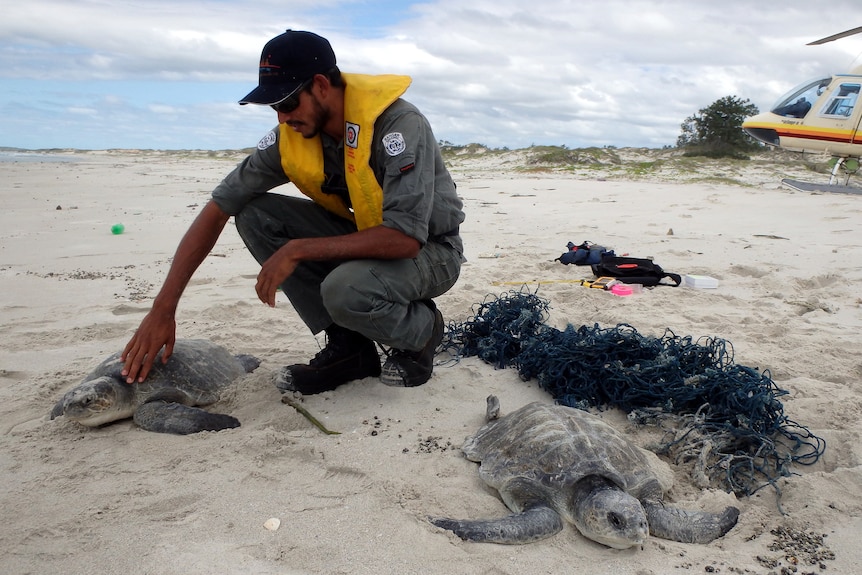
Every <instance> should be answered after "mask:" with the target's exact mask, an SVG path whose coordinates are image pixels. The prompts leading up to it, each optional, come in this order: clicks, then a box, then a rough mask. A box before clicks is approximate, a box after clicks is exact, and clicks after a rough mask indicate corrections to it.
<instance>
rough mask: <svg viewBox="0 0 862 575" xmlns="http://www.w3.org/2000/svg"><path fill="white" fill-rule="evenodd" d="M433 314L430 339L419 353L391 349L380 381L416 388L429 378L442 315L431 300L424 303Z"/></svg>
mask: <svg viewBox="0 0 862 575" xmlns="http://www.w3.org/2000/svg"><path fill="white" fill-rule="evenodd" d="M425 303H426V304H427V305H428V307H430V308H431V311H432V312H434V324H433V325H432V327H431V337H430V338H429V339H428V342H427V343H426V344H425V347H423V348H422V349H420V350H419V351H409V350H403V349H393V350H392V351H391V353H390V354H389V357H388V358H386V363H384V364H383V370H382V375H381V376H380V381H381V382H382V383H384V384H386V385H390V386H393V387H416V386H418V385H422V384H423V383H425V382H426V381H428V379H429V378H430V377H431V372H432V371H433V370H434V356H435V355H436V354H437V346H439V345H440V342H442V341H443V314H441V313H440V310H438V309H437V306H436V305H434V302H433V301H431V300H427V301H425Z"/></svg>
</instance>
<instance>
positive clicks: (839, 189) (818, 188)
mask: <svg viewBox="0 0 862 575" xmlns="http://www.w3.org/2000/svg"><path fill="white" fill-rule="evenodd" d="M781 183H782V184H784V185H785V186H787V187H789V188H792V189H794V190H796V191H799V192H825V193H830V194H862V188H857V187H856V186H842V185H838V184H816V183H813V182H800V181H799V180H791V179H789V178H785V179H783V180H781Z"/></svg>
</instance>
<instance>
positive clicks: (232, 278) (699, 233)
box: [0, 153, 862, 575]
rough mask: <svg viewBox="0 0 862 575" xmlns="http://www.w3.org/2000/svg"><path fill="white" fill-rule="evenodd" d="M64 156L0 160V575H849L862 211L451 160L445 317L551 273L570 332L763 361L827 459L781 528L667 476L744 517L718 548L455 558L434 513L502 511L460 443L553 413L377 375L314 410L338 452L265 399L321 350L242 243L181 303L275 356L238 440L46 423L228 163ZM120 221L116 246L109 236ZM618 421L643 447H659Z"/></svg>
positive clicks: (764, 505) (258, 381)
mask: <svg viewBox="0 0 862 575" xmlns="http://www.w3.org/2000/svg"><path fill="white" fill-rule="evenodd" d="M70 157H73V158H74V160H75V161H73V162H64V163H60V162H15V163H11V162H3V163H0V193H2V206H3V209H2V211H0V238H2V243H0V294H2V295H0V297H2V300H0V302H1V303H0V323H2V326H3V329H2V333H0V442H2V443H0V509H2V521H0V549H2V552H0V573H9V574H13V573H66V574H85V573H87V574H89V573H106V574H108V573H159V574H174V573H176V574H180V573H182V574H209V573H223V574H224V573H230V574H234V573H236V574H270V573H271V574H275V573H279V574H290V573H315V574H342V573H343V574H348V573H349V574H354V573H374V574H381V573H393V574H408V573H417V574H418V573H421V574H423V575H436V574H450V573H465V574H490V573H495V574H497V573H499V574H503V573H506V574H518V573H575V572H578V573H587V572H589V573H619V574H638V575H647V574H662V573H703V572H716V573H717V572H720V573H755V574H767V573H771V572H774V573H779V572H780V569H781V567H780V566H774V567H770V566H769V560H774V561H775V562H776V563H777V564H780V565H784V566H788V565H790V564H791V562H792V559H789V558H787V557H785V553H783V552H781V551H780V550H776V549H773V548H771V547H774V543H775V541H776V539H777V538H776V536H775V535H774V534H772V533H771V531H772V530H775V529H776V528H779V527H783V528H787V529H790V530H792V532H794V533H802V532H809V533H812V534H818V535H820V534H825V535H827V537H826V539H825V545H824V546H821V547H820V549H821V550H825V549H826V548H828V550H831V551H832V552H834V555H835V558H834V559H826V560H823V561H822V563H823V567H825V569H821V566H820V565H817V564H815V565H805V564H804V561H802V562H800V565H799V567H798V569H799V571H798V572H800V573H820V572H823V573H848V574H849V573H853V572H858V569H859V565H860V564H862V548H860V545H859V537H860V534H862V446H860V440H862V438H860V435H862V423H860V415H862V387H860V376H862V300H860V297H862V296H860V292H862V266H860V264H862V226H860V221H862V196H858V195H824V194H803V193H796V192H791V191H789V190H786V189H783V188H781V187H780V186H779V185H778V181H779V179H780V175H778V174H777V173H769V172H766V173H761V171H760V170H759V169H757V170H755V169H754V168H748V170H749V171H748V172H745V171H744V170H745V169H746V168H738V167H734V170H736V174H735V175H734V177H736V178H738V179H740V180H741V181H750V182H751V183H753V184H754V185H752V186H750V187H740V186H733V185H725V184H713V183H708V182H707V183H703V182H700V183H698V182H693V181H688V182H684V183H679V182H660V181H652V182H649V181H632V180H615V179H609V180H607V181H599V179H597V178H596V177H595V176H593V177H592V178H591V179H590V177H589V176H583V175H581V176H577V177H572V176H564V175H560V174H553V173H546V174H544V175H542V174H534V175H532V176H523V175H522V176H519V175H517V174H515V173H511V172H502V171H501V168H500V166H494V165H493V164H492V165H488V164H487V162H486V163H484V164H481V165H480V164H478V163H476V164H475V166H473V167H471V165H470V164H469V163H467V164H459V165H458V168H457V170H456V171H455V175H456V179H457V180H458V183H459V191H460V193H461V195H462V196H463V198H464V201H465V211H466V212H467V222H466V223H465V224H464V226H463V227H462V230H463V236H464V240H465V244H466V246H467V257H468V259H469V263H468V264H466V265H465V266H464V268H463V273H462V277H461V279H460V281H459V282H458V284H457V285H456V287H455V288H454V289H453V290H452V291H451V292H450V293H449V294H447V295H445V296H444V297H441V298H439V301H438V304H439V306H440V308H441V309H442V310H443V312H444V315H445V316H446V318H447V320H448V321H464V320H466V319H468V318H469V317H470V316H471V315H472V312H471V308H472V306H473V305H474V304H477V303H479V302H481V301H483V300H484V299H485V298H486V296H487V295H488V294H499V293H501V292H504V291H506V290H508V289H517V283H518V282H533V281H536V280H541V281H545V282H547V283H545V284H542V285H541V287H540V290H539V295H540V296H542V297H544V298H546V299H548V300H550V303H551V306H552V310H551V312H552V313H551V319H550V323H551V324H552V325H555V326H557V327H560V328H562V327H564V326H565V325H566V324H567V323H573V324H575V325H580V324H590V325H591V324H593V323H599V324H601V325H602V326H607V327H611V326H613V325H616V324H617V323H620V322H625V323H628V324H631V325H633V326H635V327H636V328H637V329H638V331H640V332H641V333H644V334H652V335H660V334H662V333H663V332H664V330H665V328H668V327H669V328H671V329H672V330H673V331H674V332H675V333H676V334H677V335H692V336H695V337H698V336H714V337H719V338H724V339H727V340H729V341H730V342H732V344H733V346H734V349H735V359H736V362H737V363H740V364H743V365H748V366H752V367H757V368H759V369H766V368H768V369H769V370H771V372H772V375H773V377H774V379H775V380H776V382H777V383H778V385H779V386H780V387H782V388H784V389H786V390H788V391H789V392H790V394H789V395H788V396H785V397H783V398H782V401H783V402H784V407H785V412H786V413H787V415H789V416H790V418H791V419H793V420H795V421H796V422H798V423H800V424H801V425H804V426H806V427H808V428H810V429H811V430H812V431H813V432H814V433H816V434H817V435H819V436H820V437H823V438H825V439H826V440H827V442H828V447H827V451H826V453H825V455H824V456H823V457H822V458H821V460H820V461H819V462H818V463H817V464H816V465H813V466H810V467H798V466H797V467H795V468H794V471H795V472H796V473H797V474H798V475H795V476H793V477H790V478H787V479H786V480H782V481H781V482H780V485H781V489H782V491H783V497H782V500H781V501H782V505H783V509H784V510H785V512H786V515H783V516H782V515H781V514H780V513H779V512H778V509H777V505H776V498H775V494H774V491H772V490H771V489H765V490H763V491H761V492H760V493H758V494H757V495H756V496H754V497H751V498H743V499H740V500H739V501H734V500H735V498H734V496H732V495H730V494H726V493H723V492H722V491H720V490H717V489H716V490H707V491H702V490H698V489H696V488H695V487H694V486H693V483H692V481H691V479H690V478H689V477H687V475H686V474H685V473H683V472H682V471H680V470H677V473H676V486H675V487H674V489H673V490H672V491H671V493H670V494H669V500H670V501H672V502H673V503H674V504H675V505H680V506H683V507H686V506H687V507H691V508H703V509H718V508H720V507H722V506H724V505H725V504H728V503H735V504H736V505H738V506H739V508H740V509H741V512H742V513H741V517H740V521H739V524H738V526H737V527H736V528H734V529H733V530H732V531H731V532H730V533H729V534H728V535H727V536H725V537H724V538H722V539H720V540H717V541H715V542H713V543H711V544H709V545H688V544H681V543H675V542H670V541H663V540H659V539H655V538H650V539H649V541H648V542H647V543H646V545H645V546H644V547H643V549H630V550H625V551H616V550H611V549H608V548H606V547H603V546H601V545H598V544H595V543H593V542H590V541H588V540H586V539H585V538H583V537H582V536H581V535H580V534H579V533H577V531H576V530H575V529H574V528H572V527H567V528H566V529H565V530H564V531H563V532H562V533H560V534H558V535H556V536H554V537H553V538H550V539H548V540H545V541H543V542H539V543H534V544H531V545H524V546H514V547H511V546H498V545H489V544H475V543H465V542H462V541H461V540H459V539H457V538H456V537H454V536H452V535H451V534H449V533H447V532H443V531H441V530H439V529H437V528H435V527H433V526H432V525H430V524H429V523H428V522H427V521H426V520H425V518H426V516H428V515H449V516H457V517H472V518H479V517H490V516H497V515H501V514H503V513H504V512H505V510H504V507H503V505H502V503H501V502H500V501H499V499H497V498H496V497H495V495H494V494H493V493H492V492H491V491H490V490H488V489H487V488H485V487H484V486H483V485H482V484H481V482H480V480H479V478H478V475H477V466H476V464H474V463H471V462H468V461H466V460H465V459H464V458H463V457H462V456H461V454H460V452H459V451H458V450H457V446H459V445H460V443H461V441H462V440H463V438H464V437H465V436H466V435H467V434H469V433H471V432H472V431H474V430H475V429H477V428H478V426H479V425H480V424H481V423H482V418H483V412H484V398H485V396H487V395H488V394H490V393H495V394H497V395H498V396H499V397H500V398H501V402H502V405H503V410H504V411H511V410H514V409H515V408H516V407H519V406H521V405H523V404H524V403H526V402H528V401H533V400H542V401H551V399H550V397H549V396H548V395H547V394H546V393H545V392H543V391H541V390H539V389H538V388H537V385H536V383H535V382H522V381H521V380H520V379H519V378H518V377H517V374H516V373H515V371H514V370H511V369H507V370H494V369H493V367H491V366H489V365H486V364H483V363H482V362H481V361H479V360H477V359H475V358H467V359H464V360H463V361H461V362H460V363H458V364H456V365H449V366H440V367H438V368H437V369H436V370H435V373H434V376H433V377H432V379H431V381H430V382H429V383H428V384H427V385H425V386H423V387H420V388H416V389H393V388H388V387H385V386H383V385H381V384H380V383H379V382H377V381H374V380H371V379H368V380H364V381H359V382H353V383H350V384H348V385H345V386H343V387H341V388H339V389H337V390H336V391H334V392H329V393H325V394H322V395H319V396H312V397H308V398H306V401H305V405H306V407H307V408H308V409H309V410H310V411H311V412H312V413H314V414H315V415H317V416H318V417H319V418H320V419H321V420H322V421H323V422H324V423H325V425H327V426H328V427H329V428H331V429H334V430H337V431H340V432H341V435H336V436H326V435H323V434H322V433H320V432H319V431H318V430H317V429H316V428H314V427H312V426H311V425H310V424H309V422H308V421H307V420H306V419H304V418H303V417H302V416H301V415H299V414H298V413H296V412H295V411H294V410H293V409H292V408H291V407H289V406H286V405H283V404H282V403H281V402H280V401H279V394H278V392H277V391H276V389H275V388H274V387H273V386H272V384H271V383H270V376H271V373H272V371H273V370H275V369H276V368H278V367H280V366H282V365H285V364H289V363H296V362H304V361H306V360H307V359H308V358H310V357H311V356H312V355H313V354H314V353H315V352H316V351H317V350H318V342H317V341H315V339H314V338H313V337H312V336H311V335H310V334H308V333H307V331H306V330H305V328H304V326H303V325H302V324H301V322H300V321H299V319H298V317H297V316H296V314H295V313H294V312H293V310H292V308H291V307H290V305H289V303H288V302H287V301H286V300H285V299H284V298H283V296H280V297H281V298H282V299H281V300H280V305H279V306H278V307H277V308H276V309H274V310H273V309H270V308H267V307H266V306H264V305H263V304H261V303H259V302H258V301H257V299H256V297H255V293H254V287H253V286H254V278H255V276H256V274H257V266H256V264H255V262H254V261H253V259H252V258H251V256H249V255H248V253H247V252H246V251H245V249H244V247H243V245H242V242H241V240H240V239H239V237H238V236H237V234H236V233H235V231H234V230H232V229H230V227H231V226H232V224H231V226H229V229H227V230H226V233H225V234H224V235H223V237H222V239H221V240H220V242H219V244H218V245H217V246H216V248H215V250H214V253H213V255H212V257H210V258H208V259H207V261H206V262H205V264H204V265H203V266H202V267H201V269H200V270H199V271H198V273H197V275H196V276H195V278H194V280H193V282H192V284H191V285H190V286H189V288H188V290H187V292H186V295H185V297H184V300H183V303H182V305H181V308H180V311H179V317H178V322H179V329H178V332H179V336H180V337H204V338H209V339H211V340H213V341H216V342H219V343H221V344H223V345H225V346H226V347H228V348H229V349H231V350H232V351H234V352H236V353H251V354H254V355H257V356H258V357H260V358H262V360H263V363H262V365H261V367H260V368H259V369H258V370H257V371H256V372H255V373H253V374H251V375H250V376H248V377H247V378H245V379H244V380H243V381H242V382H241V383H240V384H238V385H237V386H235V387H234V389H233V390H232V391H231V392H230V393H228V395H227V396H226V397H225V398H224V399H223V400H222V401H220V402H219V403H218V404H217V405H215V406H213V409H214V410H216V411H220V412H224V413H231V414H233V415H235V416H236V417H238V418H239V419H240V420H241V421H242V427H240V428H238V429H235V430H229V431H225V432H219V433H202V434H198V435H195V436H186V437H180V436H170V435H161V434H155V433H149V432H145V431H142V430H140V429H138V428H136V427H135V426H134V424H133V423H132V422H131V421H124V422H119V423H116V424H113V425H110V426H106V427H104V428H102V429H87V428H83V427H80V426H77V425H75V424H72V423H70V422H67V421H65V420H64V419H63V418H60V419H58V420H55V421H50V420H49V419H48V413H49V411H50V409H51V407H52V405H53V403H54V402H55V401H56V399H57V398H58V397H59V396H60V395H61V393H62V392H63V391H64V390H65V389H67V388H68V387H70V386H72V385H74V384H76V383H77V382H78V381H80V379H81V378H82V377H83V376H84V375H85V374H86V373H87V372H88V371H89V370H91V369H92V368H93V367H95V365H96V364H98V363H99V362H100V361H101V360H102V359H103V358H104V357H106V356H107V355H109V354H110V353H112V352H114V351H117V350H119V349H120V348H122V347H123V345H124V344H125V343H126V341H127V340H128V338H129V337H130V335H131V333H132V331H133V330H134V328H135V327H137V324H138V322H139V321H140V320H141V318H142V317H143V314H144V313H145V312H146V310H147V309H148V307H149V304H150V300H151V298H152V296H153V295H155V292H156V290H157V289H158V286H159V285H160V284H161V281H162V279H163V278H164V275H165V273H166V271H167V267H168V264H169V261H170V258H171V256H172V255H173V251H174V249H175V247H176V244H177V242H178V240H179V238H180V236H181V234H182V233H183V232H184V231H185V229H186V227H187V226H188V224H189V222H190V221H191V219H192V218H193V217H194V215H195V213H196V211H197V209H198V208H199V207H200V206H202V205H203V204H204V202H206V200H207V198H208V196H209V192H210V190H211V189H212V188H213V186H214V185H215V184H216V183H217V182H218V181H219V180H220V179H221V177H222V176H223V175H224V174H225V173H227V171H228V170H230V169H231V167H232V166H233V164H234V163H235V162H236V160H237V158H236V157H207V156H206V155H205V154H197V155H191V156H189V157H182V156H180V155H176V154H157V153H137V154H136V153H89V154H76V155H73V156H70ZM474 168H475V169H474ZM740 169H742V170H743V172H742V173H741V174H740V173H739V170H740ZM808 177H809V178H810V179H811V178H822V177H823V176H816V175H813V174H812V175H809V176H808ZM58 206H59V207H61V208H62V209H57V207H58ZM119 222H121V223H123V224H124V225H125V230H126V231H125V233H123V234H122V235H116V236H115V235H112V234H111V231H110V228H111V225H112V224H115V223H119ZM669 229H672V230H673V235H668V230H669ZM583 240H591V241H594V242H598V243H602V244H604V245H608V246H610V247H613V248H615V249H616V251H617V253H624V252H628V253H630V254H631V255H634V256H653V257H654V258H655V260H656V261H657V262H658V263H659V264H661V265H662V266H663V267H664V268H665V269H666V270H667V271H673V272H677V273H681V274H686V273H692V274H704V275H709V276H713V277H715V278H718V280H719V281H720V286H719V288H718V289H716V290H694V289H687V288H658V289H655V290H650V291H647V292H645V293H643V294H641V295H638V296H632V297H628V298H618V297H615V296H612V295H611V294H609V293H606V292H600V291H598V290H590V289H586V288H584V287H581V286H579V285H577V284H575V283H572V282H570V281H569V280H575V279H580V278H581V277H588V276H589V274H588V273H587V270H586V269H585V268H576V267H574V266H563V265H561V264H559V263H556V262H553V261H552V260H553V259H554V258H555V257H557V256H559V255H560V253H562V251H563V250H564V249H565V244H566V242H568V241H573V242H575V243H580V242H581V241H583ZM559 280H563V281H559ZM505 282H515V283H513V284H506V283H505ZM531 285H532V286H533V287H535V284H531ZM606 417H609V418H611V419H612V420H613V421H615V422H617V423H619V424H620V425H621V426H622V427H623V428H624V429H625V431H626V432H627V433H628V434H630V435H631V437H632V438H633V439H635V440H637V439H638V437H640V436H641V435H642V434H643V433H645V432H644V431H643V430H637V429H633V428H631V427H630V426H626V425H625V424H624V423H623V421H624V420H623V418H622V416H621V415H620V414H616V413H614V412H608V413H606ZM272 517H275V518H279V519H280V520H281V527H280V529H278V530H277V531H274V532H271V531H268V530H267V529H265V528H264V522H265V521H267V520H268V519H269V518H272ZM758 558H760V559H758ZM800 559H804V556H802V555H800Z"/></svg>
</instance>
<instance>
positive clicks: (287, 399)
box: [281, 394, 341, 435]
mask: <svg viewBox="0 0 862 575" xmlns="http://www.w3.org/2000/svg"><path fill="white" fill-rule="evenodd" d="M281 402H282V403H286V404H287V405H289V406H291V407H292V408H293V409H295V410H296V411H298V412H299V413H301V414H302V416H303V417H305V419H307V420H308V421H310V422H311V423H312V424H313V425H314V427H316V428H317V429H319V430H320V431H322V432H323V433H325V434H326V435H341V432H340V431H330V430H329V429H326V426H325V425H323V424H322V423H320V421H318V419H317V418H316V417H314V416H313V415H311V414H310V413H309V412H308V410H307V409H305V408H304V407H302V404H301V403H299V400H298V399H297V398H295V397H294V396H293V395H290V394H286V395H282V396H281Z"/></svg>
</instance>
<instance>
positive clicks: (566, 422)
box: [462, 402, 662, 500]
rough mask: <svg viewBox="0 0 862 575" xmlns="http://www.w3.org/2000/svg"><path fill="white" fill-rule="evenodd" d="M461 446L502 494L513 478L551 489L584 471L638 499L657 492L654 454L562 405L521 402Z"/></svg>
mask: <svg viewBox="0 0 862 575" xmlns="http://www.w3.org/2000/svg"><path fill="white" fill-rule="evenodd" d="M462 451H463V452H464V454H465V455H466V456H467V458H468V459H470V460H471V461H477V462H479V463H480V464H481V466H480V468H479V475H480V477H481V478H482V480H483V481H485V482H486V483H487V484H488V485H490V486H491V487H493V488H495V489H497V490H498V491H499V492H500V493H502V494H504V499H505V490H506V485H507V484H509V483H510V482H512V481H513V480H516V479H517V480H519V481H522V480H526V481H530V482H535V483H537V484H538V485H539V486H541V487H542V491H547V492H552V493H553V492H558V491H564V490H567V489H568V488H569V487H571V486H572V485H573V484H575V483H577V482H578V481H579V480H581V479H583V478H584V477H587V476H590V475H598V476H601V477H605V478H607V479H609V480H610V481H612V482H613V483H615V484H616V485H617V486H618V487H619V488H620V489H622V490H624V491H626V492H627V493H629V494H630V495H632V496H634V497H636V498H638V499H641V500H643V499H644V498H645V497H650V498H658V497H660V496H661V494H662V487H661V484H660V482H659V480H658V478H657V476H656V474H655V472H654V467H653V466H654V465H656V462H657V461H658V460H657V458H655V456H654V455H651V454H649V452H647V451H645V450H644V449H642V448H640V447H638V446H636V445H634V444H633V443H631V442H630V441H629V440H628V439H626V438H625V437H624V436H623V435H622V434H621V433H619V432H618V431H617V430H615V429H614V428H613V427H611V426H610V425H608V424H607V423H605V422H604V421H602V420H601V419H600V418H598V417H596V416H594V415H591V414H589V413H587V412H586V411H582V410H580V409H575V408H571V407H566V406H562V405H547V404H543V403H539V402H535V403H530V404H528V405H525V406H524V407H522V408H520V409H518V410H517V411H514V412H512V413H510V414H508V415H506V416H505V417H503V418H501V419H499V420H495V421H491V422H489V423H487V424H486V425H485V426H483V427H482V428H481V429H480V430H479V431H478V432H477V433H476V434H475V435H473V436H471V437H469V438H467V440H466V442H465V443H464V445H463V447H462Z"/></svg>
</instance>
